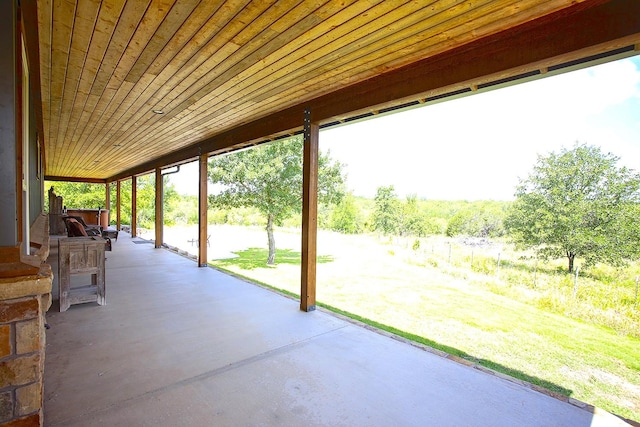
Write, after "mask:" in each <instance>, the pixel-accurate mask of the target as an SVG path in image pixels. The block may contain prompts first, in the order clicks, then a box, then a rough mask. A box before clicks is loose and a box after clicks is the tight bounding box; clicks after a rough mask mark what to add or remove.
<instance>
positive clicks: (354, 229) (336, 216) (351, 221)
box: [329, 194, 362, 234]
mask: <svg viewBox="0 0 640 427" xmlns="http://www.w3.org/2000/svg"><path fill="white" fill-rule="evenodd" d="M329 218H330V220H329V226H330V228H331V230H334V231H338V232H340V233H345V234H357V233H360V232H361V231H362V225H361V221H360V212H359V210H358V206H357V205H356V202H355V198H354V197H353V195H352V194H347V195H346V196H345V197H344V198H343V199H342V201H341V202H340V203H338V204H337V205H336V207H335V208H334V209H333V210H332V211H331V214H330V216H329Z"/></svg>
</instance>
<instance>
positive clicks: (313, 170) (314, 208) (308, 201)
mask: <svg viewBox="0 0 640 427" xmlns="http://www.w3.org/2000/svg"><path fill="white" fill-rule="evenodd" d="M319 134H320V127H319V126H318V124H317V123H312V122H311V111H310V110H309V109H306V110H305V112H304V144H303V147H304V148H303V150H304V152H303V165H302V277H301V281H300V310H302V311H313V310H315V309H316V245H317V234H318V139H319Z"/></svg>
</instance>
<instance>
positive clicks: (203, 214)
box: [198, 154, 209, 267]
mask: <svg viewBox="0 0 640 427" xmlns="http://www.w3.org/2000/svg"><path fill="white" fill-rule="evenodd" d="M208 165H209V156H208V155H207V154H201V155H200V160H199V166H200V167H199V175H198V241H199V242H200V245H199V247H198V267H206V266H207V246H209V235H208V234H207V233H208V228H207V209H208V207H209V201H208V199H207V197H208V182H209V180H208V175H207V171H208Z"/></svg>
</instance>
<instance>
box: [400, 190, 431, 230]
mask: <svg viewBox="0 0 640 427" xmlns="http://www.w3.org/2000/svg"><path fill="white" fill-rule="evenodd" d="M401 213H402V218H401V224H400V234H403V235H405V234H408V235H412V236H418V237H423V236H425V235H426V234H427V229H428V227H429V225H428V223H427V217H426V215H425V214H424V213H422V212H421V211H420V207H419V206H418V197H417V196H416V195H415V194H410V195H408V196H407V200H406V201H405V202H404V204H403V205H402V206H401Z"/></svg>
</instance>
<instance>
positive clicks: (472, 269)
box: [471, 249, 473, 270]
mask: <svg viewBox="0 0 640 427" xmlns="http://www.w3.org/2000/svg"><path fill="white" fill-rule="evenodd" d="M471 269H472V270H473V249H471Z"/></svg>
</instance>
